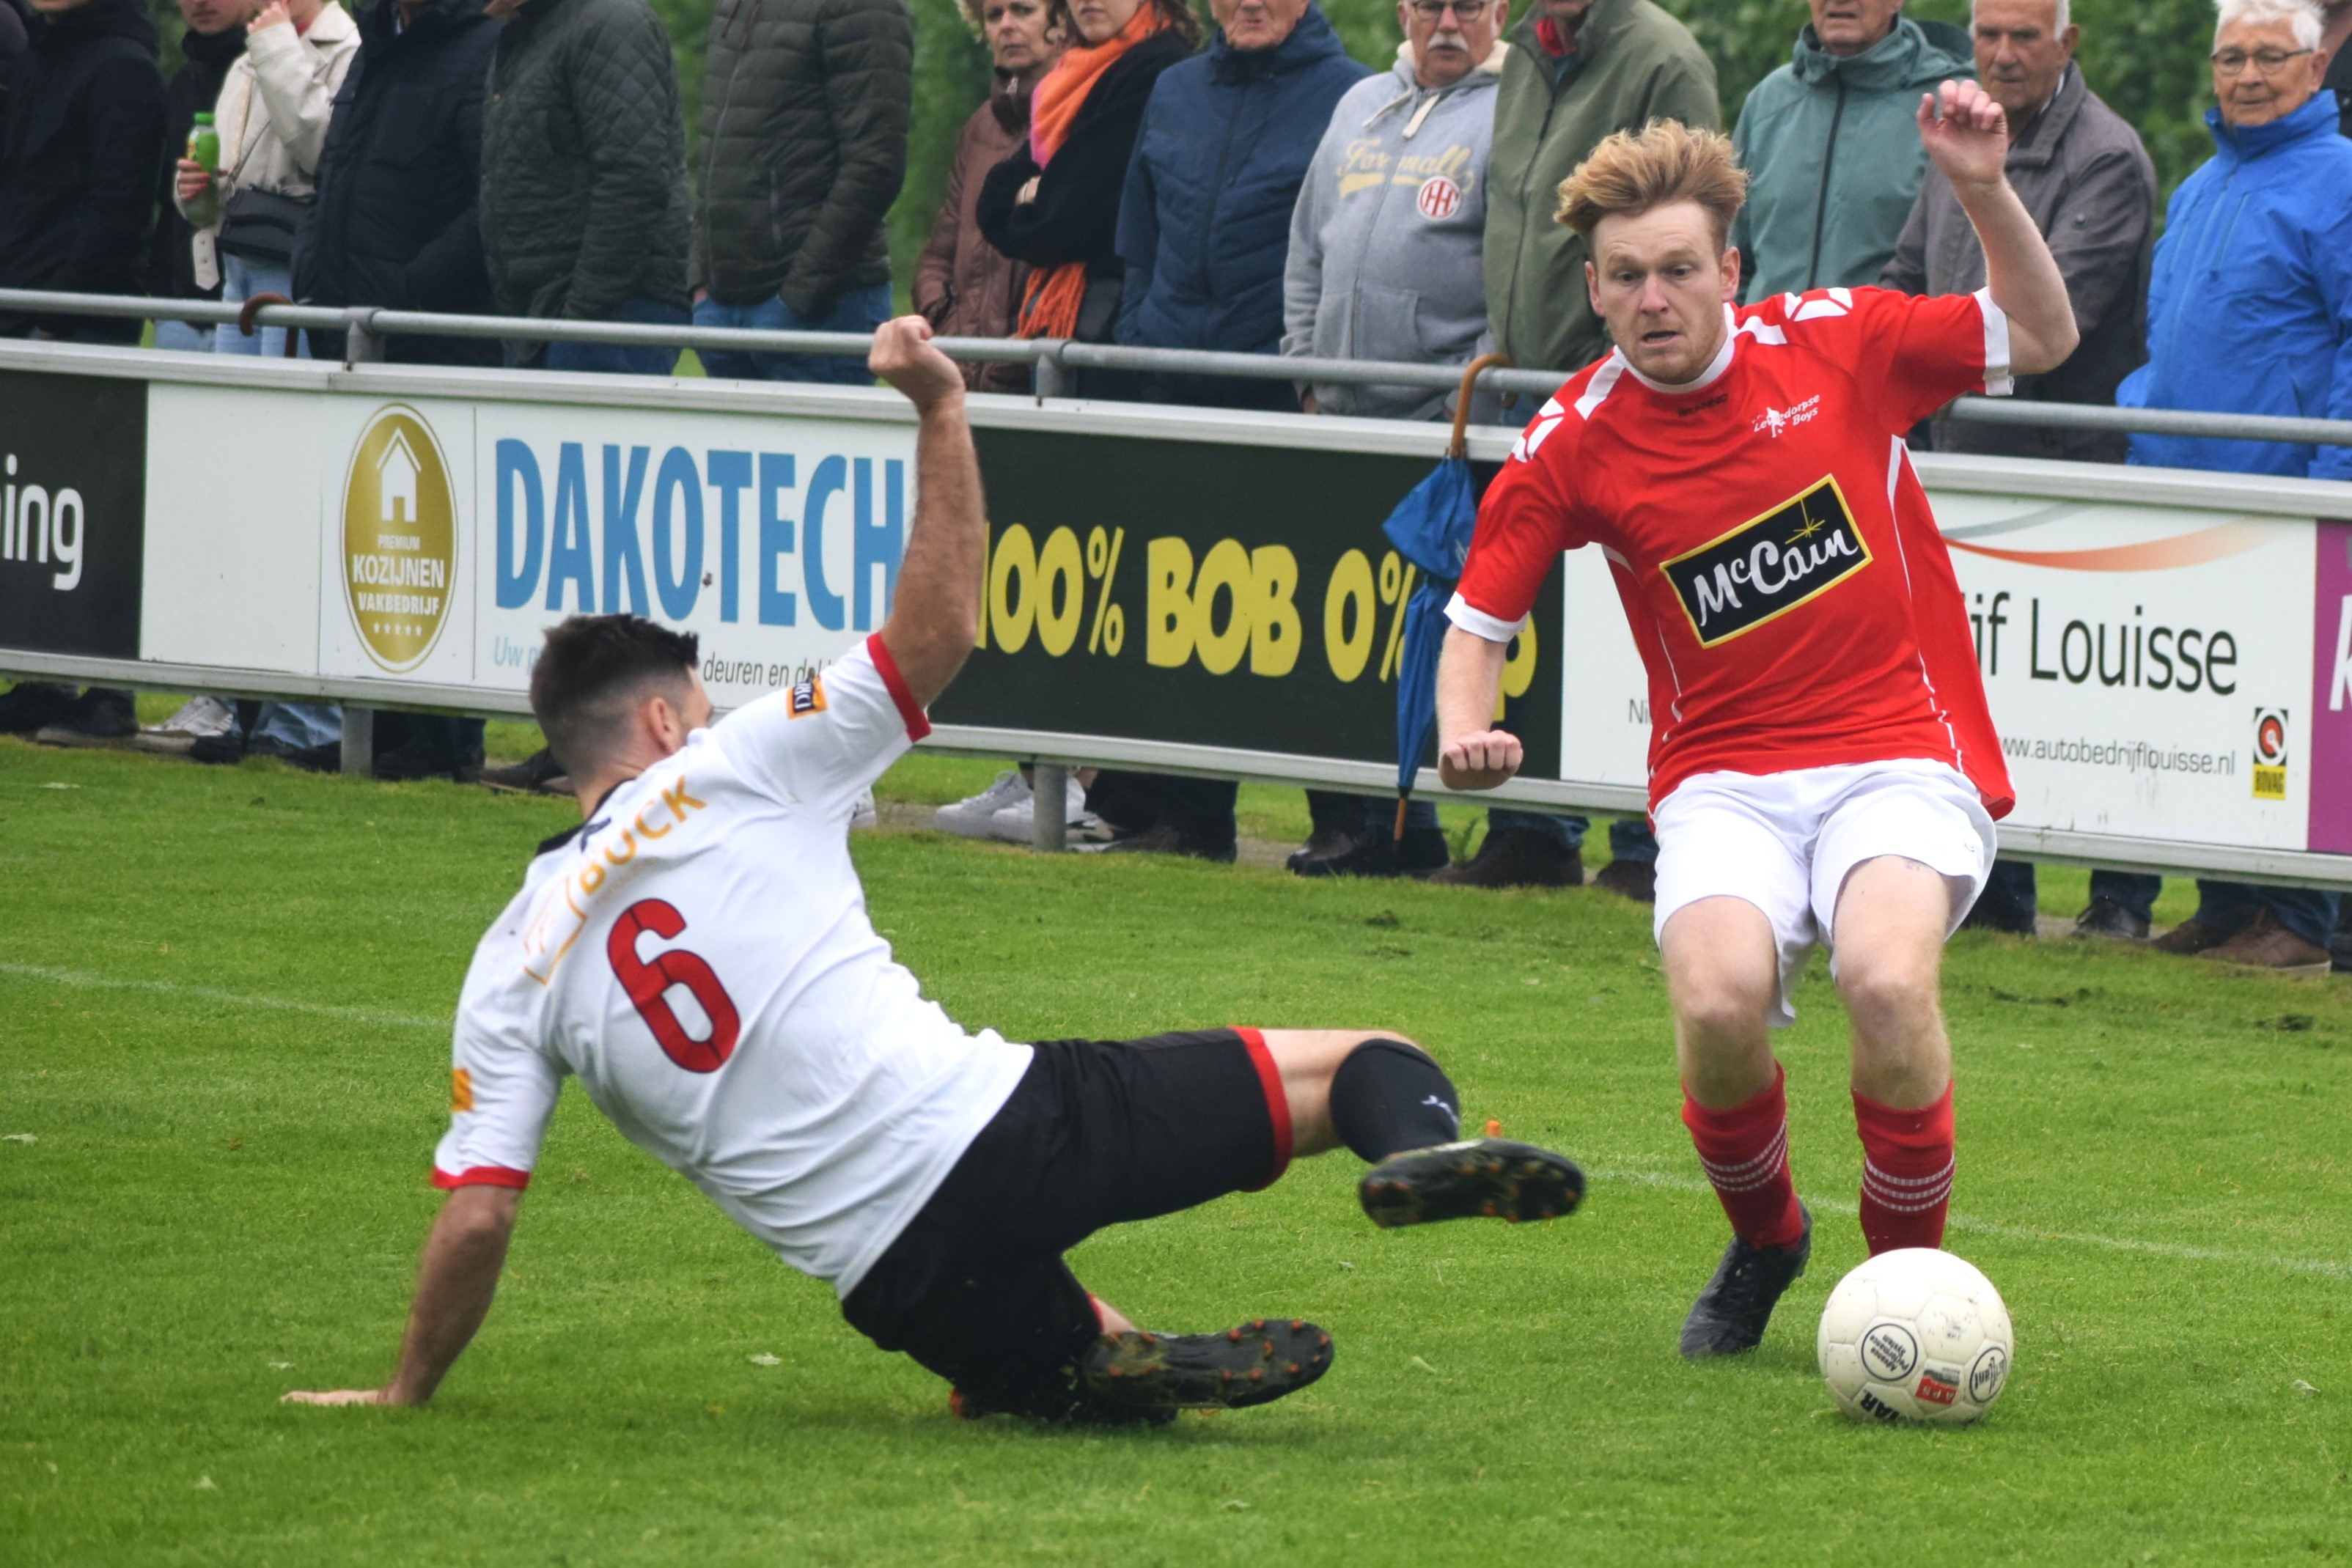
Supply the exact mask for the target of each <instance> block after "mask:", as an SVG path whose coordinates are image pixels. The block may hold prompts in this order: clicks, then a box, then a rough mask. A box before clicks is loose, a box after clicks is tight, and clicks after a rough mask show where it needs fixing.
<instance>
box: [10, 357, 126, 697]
mask: <svg viewBox="0 0 2352 1568" xmlns="http://www.w3.org/2000/svg"><path fill="white" fill-rule="evenodd" d="M146 464H147V389H146V387H145V386H143V385H142V384H141V383H139V382H124V381H113V380H104V379H100V378H97V377H90V376H0V644H5V646H8V647H14V648H28V649H35V650H38V651H41V652H45V653H93V654H100V655H104V656H108V657H112V658H124V659H131V658H137V657H138V656H139V591H140V581H141V558H142V539H143V536H144V524H145V490H146V482H145V472H146Z"/></svg>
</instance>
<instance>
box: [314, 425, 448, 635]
mask: <svg viewBox="0 0 2352 1568" xmlns="http://www.w3.org/2000/svg"><path fill="white" fill-rule="evenodd" d="M342 499H343V518H342V522H343V549H342V568H343V570H342V578H343V591H344V597H345V601H346V602H347V603H348V604H349V606H350V609H351V614H352V628H353V629H354V630H355V631H357V632H359V635H360V642H361V643H362V645H363V646H364V647H365V648H366V649H367V652H368V657H369V658H371V659H373V660H374V661H375V662H376V663H377V664H381V665H382V666H383V668H385V669H386V670H390V671H393V672H394V673H395V674H397V673H399V672H402V671H405V670H413V669H415V667H416V666H417V665H418V664H422V663H424V661H425V655H426V654H427V653H431V652H432V651H433V647H434V644H435V643H438V642H439V641H440V640H441V629H442V627H443V626H444V625H446V623H447V622H448V619H449V599H450V592H451V585H452V581H453V580H454V578H455V577H456V574H457V495H456V492H455V490H454V489H453V488H452V486H451V485H450V482H449V465H448V462H447V460H446V459H445V458H444V457H443V456H442V454H441V444H440V443H439V442H438V441H437V440H436V439H435V438H434V434H433V427H432V426H431V425H429V424H427V423H425V416H424V415H423V414H422V413H418V412H417V411H416V410H415V409H413V408H410V407H408V406H407V405H406V404H404V403H388V404H386V405H385V406H384V407H383V408H380V409H378V410H376V412H375V414H374V416H373V418H371V419H370V420H369V421H368V423H367V424H366V426H365V427H364V428H363V429H362V431H361V432H360V438H359V440H358V442H357V443H356V444H353V446H352V460H351V468H350V471H349V472H348V474H347V475H346V476H345V477H344V480H343V497H342Z"/></svg>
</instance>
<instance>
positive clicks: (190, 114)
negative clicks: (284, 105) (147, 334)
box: [146, 0, 245, 354]
mask: <svg viewBox="0 0 2352 1568" xmlns="http://www.w3.org/2000/svg"><path fill="white" fill-rule="evenodd" d="M244 13H245V6H244V5H242V4H240V3H239V0H180V17H181V20H183V21H184V22H185V23H187V25H188V27H187V31H186V32H184V33H182V34H181V35H180V57H181V62H182V63H181V66H180V68H179V69H178V70H176V71H174V72H173V73H172V79H171V80H170V81H169V82H167V83H165V84H164V87H163V103H164V121H163V145H164V147H165V148H166V149H168V150H170V152H171V153H172V154H173V155H176V154H177V152H178V150H179V149H181V148H183V147H185V146H186V145H187V144H188V130H189V128H190V127H191V126H193V125H194V123H195V120H196V116H197V115H199V114H209V113H211V112H212V108H213V105H214V104H215V103H217V102H219V101H220V91H221V82H222V81H223V79H225V78H226V77H227V75H228V68H229V67H230V66H232V65H234V64H235V63H236V57H237V56H239V55H241V54H243V53H245V25H244V24H245V15H244ZM173 173H174V169H173V162H172V159H171V157H169V156H167V157H166V158H165V159H164V162H163V183H162V185H161V187H160V188H159V189H158V191H157V192H156V194H157V196H158V197H159V198H160V200H159V202H158V204H157V205H156V209H155V236H154V239H153V241H152V243H151V244H150V245H149V246H148V248H147V284H146V287H147V292H148V293H150V294H152V295H154V296H155V297H156V298H160V299H217V298H220V285H218V284H217V283H215V285H213V286H212V287H209V288H206V287H203V286H202V285H200V284H198V283H197V282H196V267H195V256H194V254H193V253H192V252H191V251H190V249H189V242H190V241H191V240H192V239H193V238H194V235H195V231H194V229H192V228H190V227H189V226H188V220H187V219H185V218H184V217H182V216H181V215H180V209H179V208H178V206H176V205H175V204H173V201H172V185H173ZM155 346H156V347H157V348H159V349H172V350H177V351H179V352H181V353H184V354H209V353H211V352H212V351H213V329H212V327H211V326H210V325H209V324H207V325H205V326H203V327H196V326H193V325H191V324H190V323H188V322H185V321H158V322H156V323H155Z"/></svg>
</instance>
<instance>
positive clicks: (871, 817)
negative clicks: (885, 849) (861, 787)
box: [849, 789, 882, 832]
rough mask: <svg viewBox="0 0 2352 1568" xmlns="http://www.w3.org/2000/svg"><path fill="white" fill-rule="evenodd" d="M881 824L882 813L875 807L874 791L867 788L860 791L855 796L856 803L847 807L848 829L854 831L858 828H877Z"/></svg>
mask: <svg viewBox="0 0 2352 1568" xmlns="http://www.w3.org/2000/svg"><path fill="white" fill-rule="evenodd" d="M881 825H882V813H881V812H880V811H879V810H877V809H876V808H875V805H874V791H873V790H871V789H867V790H865V791H863V792H861V793H860V794H859V795H858V797H857V803H856V805H854V806H852V807H850V808H849V829H850V831H852V832H856V831H857V830H858V829H860V828H878V827H880V826H881Z"/></svg>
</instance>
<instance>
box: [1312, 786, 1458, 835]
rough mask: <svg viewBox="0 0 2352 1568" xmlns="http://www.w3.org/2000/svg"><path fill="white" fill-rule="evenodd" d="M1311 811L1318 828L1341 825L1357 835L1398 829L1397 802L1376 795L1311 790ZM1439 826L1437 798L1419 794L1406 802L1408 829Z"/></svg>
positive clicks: (1385, 833)
mask: <svg viewBox="0 0 2352 1568" xmlns="http://www.w3.org/2000/svg"><path fill="white" fill-rule="evenodd" d="M1307 816H1308V817H1310V818H1312V819H1313V820H1314V822H1315V827H1316V829H1317V831H1321V830H1323V829H1325V828H1337V829H1338V830H1339V831H1341V832H1343V833H1347V834H1349V835H1350V836H1352V837H1355V838H1362V837H1364V836H1366V835H1367V834H1376V835H1378V836H1379V837H1381V838H1387V837H1388V836H1389V835H1390V834H1391V833H1392V832H1394V831H1396V802H1395V801H1394V800H1384V799H1381V798H1380V797H1378V796H1373V795H1346V794H1342V793H1340V792H1339V790H1336V789H1309V790H1308V791H1307ZM1436 826H1437V802H1436V801H1434V800H1430V799H1429V798H1427V797H1426V796H1423V795H1415V796H1414V797H1412V799H1411V800H1408V801H1406V802H1405V808H1404V831H1406V832H1408V833H1415V832H1420V831H1423V829H1428V828H1434V827H1436Z"/></svg>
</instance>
